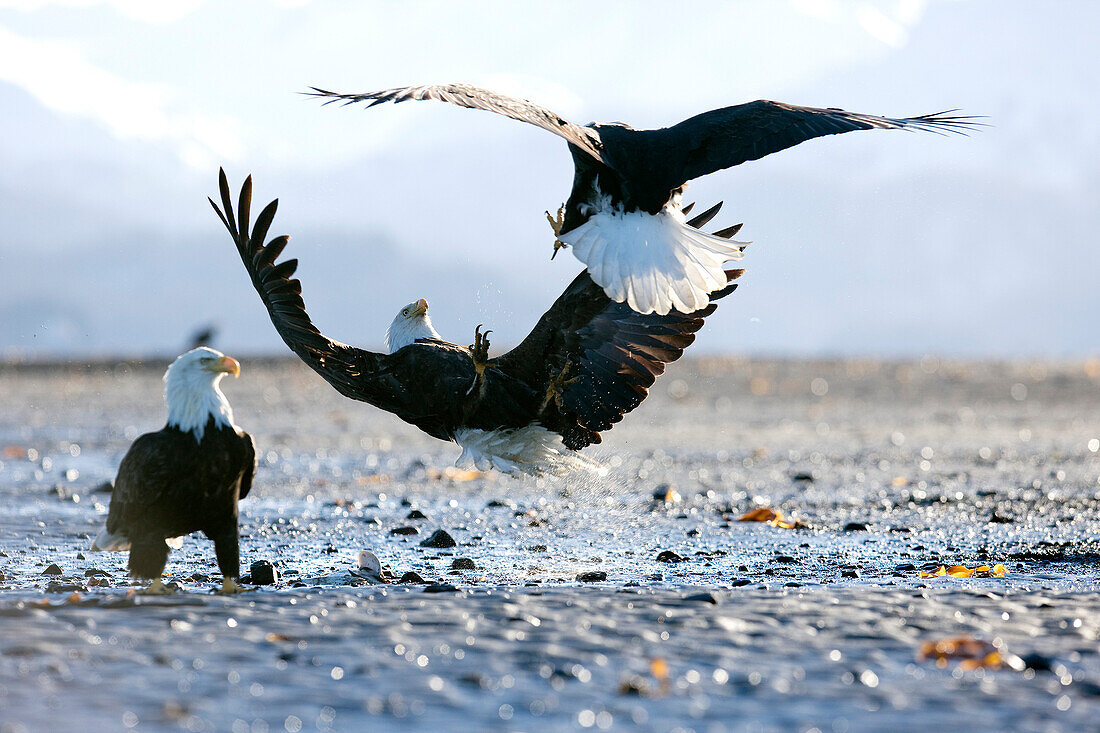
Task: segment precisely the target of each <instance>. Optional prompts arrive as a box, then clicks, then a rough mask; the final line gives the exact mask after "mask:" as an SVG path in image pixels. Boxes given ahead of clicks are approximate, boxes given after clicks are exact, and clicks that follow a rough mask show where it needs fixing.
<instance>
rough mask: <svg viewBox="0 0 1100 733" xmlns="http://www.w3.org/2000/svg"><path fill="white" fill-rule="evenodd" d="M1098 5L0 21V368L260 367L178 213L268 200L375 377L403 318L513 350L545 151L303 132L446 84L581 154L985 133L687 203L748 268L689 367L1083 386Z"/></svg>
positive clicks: (523, 129) (532, 265) (18, 1)
mask: <svg viewBox="0 0 1100 733" xmlns="http://www.w3.org/2000/svg"><path fill="white" fill-rule="evenodd" d="M1098 21H1100V5H1097V4H1095V3H1090V2H1079V3H1073V2H1065V3H1044V4H1041V5H1040V4H1035V3H1030V2H1004V1H1003V0H990V1H988V2H976V1H974V2H970V1H965V0H964V1H960V2H925V1H924V0H890V1H883V2H870V1H855V0H853V1H851V2H843V1H841V0H789V1H787V2H778V1H775V2H744V3H738V2H716V3H690V4H681V5H672V4H669V3H657V2H652V3H646V2H624V3H591V2H586V3H580V2H578V3H570V2H555V3H515V2H502V3H453V2H447V3H443V2H440V3H397V2H393V3H389V2H385V3H383V2H379V3H368V2H357V3H339V2H308V1H304V2H302V1H285V2H266V3H264V2H233V3H218V2H201V1H199V0H188V1H184V2H171V3H161V2H148V1H147V0H114V1H106V2H93V1H90V0H71V1H68V2H64V1H63V2H50V1H48V0H0V133H2V135H0V225H2V226H0V267H2V270H3V272H5V278H6V279H7V280H8V283H7V286H6V287H5V288H4V289H3V291H2V292H0V312H2V313H3V314H4V315H5V317H4V319H3V324H2V325H0V354H3V353H8V354H20V353H22V354H33V353H46V352H48V353H71V354H87V353H100V354H102V353H126V354H133V353H145V352H150V351H160V352H168V351H173V350H176V349H178V348H180V347H181V346H182V345H183V344H184V342H185V341H186V338H187V335H188V332H189V331H190V330H191V329H193V328H194V327H197V326H199V325H201V324H204V323H207V322H213V323H216V324H217V325H218V326H219V329H220V331H219V337H218V341H217V345H219V346H221V347H223V348H224V349H226V350H230V351H234V350H235V351H242V350H243V351H246V352H247V351H252V352H255V351H268V352H277V351H279V349H280V345H279V341H278V338H277V336H276V335H275V333H274V330H273V329H272V328H271V326H270V325H269V324H268V323H267V320H266V313H265V312H264V311H263V309H262V306H261V305H260V303H259V299H258V297H257V296H256V295H255V293H254V292H252V290H251V288H250V286H249V284H248V281H247V279H246V277H245V275H244V270H243V268H242V267H241V265H240V262H239V261H237V260H236V259H235V257H236V255H235V252H234V251H233V248H232V246H231V244H230V242H229V240H228V238H227V236H226V235H225V234H224V232H223V231H222V230H221V229H220V224H219V223H218V222H217V220H216V218H215V217H214V216H213V214H212V212H210V210H209V207H208V205H207V204H206V202H205V200H204V199H205V196H206V195H209V194H213V193H214V192H215V190H216V174H217V168H218V166H225V167H226V170H227V172H228V173H229V175H230V179H231V181H232V182H233V183H234V185H237V184H239V182H240V181H241V179H242V178H243V177H244V176H245V175H247V174H248V173H252V174H254V176H255V180H256V188H257V196H258V197H260V198H262V199H265V200H266V199H267V198H271V197H276V196H277V197H279V198H280V199H281V204H282V205H281V208H280V213H279V216H278V217H277V219H276V223H275V225H274V230H275V232H276V233H282V232H288V233H290V234H292V235H294V241H293V243H292V244H291V248H290V250H289V251H290V253H291V255H292V256H298V257H300V258H301V260H302V266H301V270H300V273H301V277H302V280H303V283H304V294H305V297H306V302H307V305H308V306H309V309H310V312H311V314H312V315H313V316H314V319H315V321H316V322H317V323H318V325H319V326H320V327H321V328H322V330H323V331H325V332H326V333H327V334H328V335H330V336H332V337H334V338H338V339H341V340H343V341H348V342H351V343H356V344H360V345H363V346H375V347H377V346H379V345H380V344H381V339H382V334H383V333H384V331H385V328H386V326H387V325H388V323H389V321H390V320H391V319H392V317H393V314H394V313H396V311H397V310H398V309H399V308H400V307H401V306H402V305H404V304H405V303H408V302H410V301H412V300H415V299H416V298H419V297H426V298H428V299H429V301H430V302H431V303H432V313H433V316H434V317H435V321H436V324H437V327H438V328H439V329H440V331H441V332H442V333H443V335H444V336H445V337H448V338H450V339H452V340H455V341H459V342H462V343H467V342H469V341H470V336H471V333H472V329H473V326H474V325H475V324H477V323H479V322H486V323H490V324H492V327H493V328H494V329H495V330H496V332H497V335H498V339H499V342H500V344H501V345H502V346H503V345H505V344H506V343H508V342H515V341H518V340H519V339H520V338H522V336H523V335H524V333H525V332H526V330H528V329H529V328H530V326H531V325H533V323H534V321H535V319H536V318H537V317H538V315H539V314H540V313H541V312H542V311H543V310H545V309H546V308H547V307H548V306H549V305H550V303H551V302H552V301H553V299H554V298H555V297H556V296H557V294H558V293H560V291H561V289H562V288H563V287H564V285H565V284H566V283H567V282H568V281H569V280H570V279H572V277H573V276H574V275H575V274H576V272H577V271H579V269H580V264H579V263H577V262H576V260H574V259H572V258H571V257H558V258H557V259H556V260H555V261H554V262H553V263H550V262H549V254H550V251H551V243H552V241H553V239H552V235H551V233H550V230H549V228H548V227H547V226H546V223H545V221H544V219H543V217H542V212H543V210H545V209H552V208H554V207H556V206H557V205H558V204H559V203H560V202H561V201H562V200H563V199H564V198H565V197H566V196H567V195H568V191H569V186H570V182H571V177H572V171H571V163H570V159H569V155H568V153H567V151H566V149H565V145H564V143H563V142H562V141H561V140H559V139H557V138H555V137H554V136H552V135H549V134H547V133H545V132H543V131H540V130H537V129H535V128H533V127H530V126H525V125H521V124H519V123H516V122H513V121H510V120H506V119H504V118H499V117H495V116H493V115H489V114H486V113H480V112H474V111H469V110H461V109H453V108H449V107H447V106H446V105H442V104H437V103H413V104H405V105H400V106H398V107H393V106H389V107H379V108H375V109H373V110H371V111H369V112H367V111H363V110H359V109H352V108H347V109H340V108H336V107H332V106H330V107H324V108H322V107H321V106H320V105H319V104H318V103H316V102H315V101H313V100H310V99H308V98H305V97H303V96H301V95H299V94H298V92H300V91H302V90H304V89H306V88H307V87H308V86H309V85H318V86H324V87H328V88H333V89H338V90H347V91H367V90H373V89H380V88H387V87H391V86H401V85H406V84H417V83H433V82H448V81H464V82H470V83H474V84H479V85H482V86H487V87H491V88H494V89H498V90H502V91H506V92H509V93H513V94H517V95H521V96H525V97H528V98H530V99H533V100H535V101H538V102H540V103H542V104H545V105H546V106H549V107H551V108H552V109H554V110H555V111H557V112H558V113H560V114H562V115H564V116H567V117H569V118H571V119H573V120H574V121H576V122H580V123H585V122H588V121H590V120H602V121H610V120H623V121H626V122H629V123H631V124H632V125H634V126H635V127H654V126H664V125H669V124H674V123H675V122H677V121H679V120H681V119H683V118H685V117H687V116H690V115H692V114H696V113H698V112H701V111H704V110H706V109H711V108H714V107H719V106H725V105H729V104H736V103H740V102H743V101H749V100H751V99H756V98H760V97H765V98H772V99H779V100H782V101H789V102H793V103H799V104H810V105H818V106H840V107H844V108H846V109H849V110H854V111H861V112H870V113H876V114H888V115H891V116H905V115H913V114H921V113H927V112H933V111H938V110H941V109H945V108H951V107H962V108H963V109H964V110H965V111H966V112H971V113H975V114H984V115H988V116H989V122H990V123H991V125H992V126H991V127H990V128H987V129H986V130H983V131H982V132H981V133H979V134H977V135H974V136H971V137H969V138H956V137H940V136H935V135H920V134H907V133H901V132H861V133H854V134H849V135H845V136H840V137H832V138H826V139H823V140H817V141H811V142H809V143H807V144H805V145H803V146H800V147H797V148H794V149H792V150H788V151H784V152H782V153H780V154H777V155H775V156H772V157H770V158H768V159H766V160H763V161H759V162H756V163H750V164H746V165H743V166H740V167H738V168H735V169H731V170H729V171H725V172H722V173H718V174H715V175H712V176H709V177H707V178H705V179H702V180H700V181H697V182H695V183H694V184H693V185H692V186H691V187H690V189H689V191H688V195H687V199H688V200H692V199H697V200H699V201H700V203H701V204H710V203H712V202H715V201H718V200H725V201H726V209H725V210H724V212H723V214H722V215H721V216H720V218H719V219H718V220H716V222H715V224H716V225H721V226H726V225H729V224H732V223H736V222H739V221H744V222H745V227H744V229H743V230H742V235H741V236H742V237H743V238H748V239H751V240H753V241H754V245H753V246H752V247H751V248H750V250H749V253H748V255H747V257H746V259H745V260H744V265H745V266H746V267H747V268H748V269H749V273H748V274H747V275H746V277H745V279H744V281H743V282H744V285H743V287H742V288H741V289H740V290H739V291H738V292H737V293H736V294H735V295H733V296H731V297H730V298H729V299H728V300H727V301H726V302H725V303H724V304H723V306H722V308H721V309H720V310H719V312H718V314H717V315H716V316H715V317H714V318H712V319H711V320H710V321H709V322H708V326H707V329H705V330H704V331H703V333H702V334H701V335H700V338H699V340H698V342H697V347H696V350H697V351H700V352H703V351H709V352H712V353H713V352H721V351H732V352H740V353H745V352H748V353H761V352H766V353H790V354H921V353H926V352H934V353H939V354H945V355H949V356H950V355H977V356H983V355H995V356H1006V355H1007V356H1014V355H1023V356H1031V355H1047V356H1064V355H1069V356H1080V355H1085V354H1095V353H1100V338H1098V336H1100V329H1098V328H1097V324H1096V316H1097V314H1098V313H1100V292H1098V290H1097V288H1096V285H1095V283H1096V279H1097V276H1096V273H1097V272H1098V271H1100V254H1098V252H1100V249H1098V246H1097V245H1098V244H1100V243H1098V242H1097V234H1096V232H1097V231H1100V215H1098V213H1097V212H1098V208H1100V207H1098V206H1097V201H1098V200H1100V195H1098V194H1100V136H1098V135H1097V134H1096V132H1095V119H1096V113H1097V109H1096V108H1097V106H1098V103H1097V101H1096V98H1095V73H1096V68H1098V66H1100V64H1098V62H1100V52H1098V51H1097V50H1096V42H1095V39H1096V38H1097V37H1098V34H1100V22H1098Z"/></svg>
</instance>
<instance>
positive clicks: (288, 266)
mask: <svg viewBox="0 0 1100 733" xmlns="http://www.w3.org/2000/svg"><path fill="white" fill-rule="evenodd" d="M218 185H219V188H220V190H221V201H222V207H223V208H218V205H217V204H216V203H214V200H213V199H208V200H209V201H210V205H211V206H213V207H214V211H216V212H217V213H218V218H220V219H221V220H222V224H224V225H225V228H226V229H228V230H229V234H230V235H231V236H232V237H233V242H234V243H235V244H236V245H237V252H238V253H240V255H241V260H242V261H243V262H244V266H245V269H246V270H248V274H249V276H250V277H251V278H252V284H253V285H254V286H255V288H256V292H258V293H259V294H260V299H261V300H263V302H264V305H265V306H267V312H268V315H270V316H271V322H272V323H273V324H274V325H275V330H276V331H278V332H279V335H280V336H282V338H283V341H285V342H286V345H287V346H289V347H290V350H291V351H293V352H294V353H295V354H297V355H298V356H299V358H301V359H302V361H304V362H305V363H306V364H308V365H309V366H310V367H311V368H312V369H313V370H314V371H315V372H317V373H318V374H320V375H321V376H322V377H324V379H325V381H327V382H328V383H329V384H331V385H332V386H333V387H335V388H336V390H337V391H338V392H340V394H342V395H344V396H345V397H350V398H352V399H356V400H368V401H369V396H368V395H367V394H366V393H365V391H364V390H365V389H366V388H367V387H368V386H369V384H370V382H371V380H370V379H366V378H365V377H367V376H369V375H371V374H372V373H374V372H376V371H377V370H378V368H379V362H380V360H381V358H382V355H381V354H376V353H374V352H371V351H365V350H363V349H357V348H355V347H353V346H348V345H347V344H342V343H340V342H339V341H333V340H332V339H330V338H328V337H326V336H325V335H324V334H322V333H321V332H320V331H319V330H318V329H317V327H316V326H314V325H313V322H312V321H310V319H309V314H307V313H306V305H305V302H304V301H303V300H302V284H301V282H299V281H298V280H297V279H296V278H294V279H292V278H291V276H292V275H293V274H294V271H295V270H296V269H297V268H298V260H284V261H283V262H280V263H278V264H276V262H275V260H277V259H278V257H279V255H280V254H282V252H283V249H284V248H285V247H286V245H287V243H288V242H289V241H290V237H289V236H287V235H285V234H284V235H283V236H281V237H275V238H274V239H272V240H271V241H270V242H268V243H267V244H266V245H265V244H264V243H263V242H264V238H265V237H266V236H267V231H268V229H269V228H270V227H271V221H272V219H274V218H275V210H276V209H277V208H278V205H279V200H278V199H275V200H274V201H272V202H271V203H270V204H268V205H267V206H266V207H264V210H263V211H261V212H260V215H259V216H258V217H256V223H255V225H254V226H253V228H252V233H251V234H249V230H248V225H249V214H250V209H251V207H252V176H249V177H248V178H247V179H245V182H244V185H243V186H241V194H240V197H239V199H238V204H237V214H236V216H234V213H233V202H232V200H231V198H230V195H229V182H228V181H227V180H226V177H225V171H224V170H219V171H218Z"/></svg>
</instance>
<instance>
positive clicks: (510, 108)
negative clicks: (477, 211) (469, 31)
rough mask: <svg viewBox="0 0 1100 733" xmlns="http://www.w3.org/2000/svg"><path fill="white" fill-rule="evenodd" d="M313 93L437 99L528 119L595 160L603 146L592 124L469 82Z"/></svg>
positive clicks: (374, 99) (360, 98)
mask: <svg viewBox="0 0 1100 733" xmlns="http://www.w3.org/2000/svg"><path fill="white" fill-rule="evenodd" d="M312 89H313V92H307V93H308V94H312V95H313V96H316V97H322V98H325V99H327V100H328V101H327V102H326V104H329V103H332V102H336V101H343V102H344V104H355V103H356V102H370V104H369V105H367V106H368V107H373V106H374V105H376V104H382V103H383V102H393V103H394V104H397V103H398V102H407V101H408V100H410V99H416V100H422V99H436V100H439V101H440V102H449V103H451V104H457V105H458V106H459V107H467V108H469V109H483V110H485V111H487V112H496V113H497V114H498V115H504V116H505V117H511V118H512V119H513V120H519V121H520V122H527V123H529V124H532V125H535V126H536V127H541V128H542V129H544V130H548V131H550V132H552V133H554V134H555V135H560V136H561V137H563V138H565V139H566V140H568V141H569V142H571V143H573V144H574V145H576V146H577V147H578V148H580V149H581V150H583V151H585V152H586V153H588V154H589V155H591V156H592V157H593V158H595V159H596V160H598V161H601V162H602V161H603V158H602V157H601V150H602V145H601V143H600V134H599V133H598V132H597V131H596V130H594V129H592V128H591V127H581V126H580V125H574V124H573V123H572V122H570V121H569V120H567V119H565V118H564V117H561V116H560V115H557V114H554V113H553V112H551V111H550V110H548V109H546V108H545V107H541V106H539V105H537V104H534V103H533V102H528V101H527V100H526V99H516V98H515V97H508V96H505V95H503V94H497V93H495V92H491V91H489V90H487V89H481V88H479V87H475V86H470V85H469V84H434V85H429V86H419V87H401V88H398V89H386V90H384V91H381V92H366V93H364V94H339V93H337V92H330V91H327V90H325V89H318V88H317V87H312Z"/></svg>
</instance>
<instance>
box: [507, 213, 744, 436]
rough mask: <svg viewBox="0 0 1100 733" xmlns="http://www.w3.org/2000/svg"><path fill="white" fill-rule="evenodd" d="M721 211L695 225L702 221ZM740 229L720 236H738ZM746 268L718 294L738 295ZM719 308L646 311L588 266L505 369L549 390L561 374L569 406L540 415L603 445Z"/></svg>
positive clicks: (705, 217) (552, 425)
mask: <svg viewBox="0 0 1100 733" xmlns="http://www.w3.org/2000/svg"><path fill="white" fill-rule="evenodd" d="M718 206H721V204H719V205H718ZM717 208H718V207H714V208H712V209H710V210H708V211H705V212H703V213H702V214H700V215H699V216H697V217H696V218H695V219H693V220H692V221H690V222H688V223H689V224H692V225H693V226H701V225H702V223H703V222H706V221H709V220H710V218H711V217H713V216H714V214H715V213H717ZM739 228H740V225H738V226H735V227H729V228H727V229H724V230H722V231H721V232H716V234H718V235H719V236H723V237H731V236H733V235H734V234H735V233H736V232H737V230H738V229H739ZM742 272H744V271H743V270H731V271H728V272H727V273H726V276H727V278H728V280H729V282H730V284H729V285H728V286H727V287H726V288H725V289H723V290H719V291H718V292H715V293H712V294H711V296H710V299H711V300H712V301H714V300H717V299H719V298H722V297H724V296H726V295H728V294H729V293H731V292H733V290H734V289H736V287H737V285H736V283H733V282H732V281H733V280H735V279H736V278H738V277H740V275H741V273H742ZM715 308H717V305H716V304H715V303H713V302H712V303H711V304H710V305H708V306H707V307H706V308H703V309H701V310H698V311H696V312H694V313H690V314H684V313H680V312H678V311H675V310H674V311H671V312H670V313H668V314H667V315H663V316H662V315H658V314H656V313H649V314H641V313H638V312H636V311H634V310H633V309H631V308H630V306H628V305H627V304H626V303H616V302H614V301H612V300H611V299H610V298H608V297H607V295H606V294H605V293H604V291H603V288H601V287H600V286H598V285H596V283H595V282H593V281H592V278H591V277H590V276H589V275H588V271H587V270H585V271H583V272H581V274H579V275H578V276H577V277H576V279H575V280H573V282H572V283H570V285H569V287H567V288H566V289H565V292H564V293H562V294H561V296H560V297H559V298H558V299H557V300H556V301H555V302H554V304H553V305H552V306H551V307H550V310H548V311H547V312H546V313H545V314H544V315H543V316H542V318H541V319H539V322H538V323H537V324H536V325H535V328H534V329H533V330H532V331H531V333H530V335H528V336H527V338H526V339H524V340H523V342H522V343H521V344H520V345H519V346H517V347H516V348H514V349H512V350H511V351H509V352H508V353H507V354H504V355H503V356H501V357H500V358H499V359H498V360H497V363H498V367H499V368H500V370H501V371H503V372H505V373H507V374H510V375H511V376H515V377H517V378H520V379H522V380H524V381H526V382H527V383H528V384H531V385H532V386H534V387H535V388H537V389H538V391H539V392H543V391H545V390H547V389H548V388H549V387H550V386H551V382H552V380H553V379H554V378H555V377H560V378H561V379H562V382H563V384H565V386H564V388H563V389H562V392H561V404H560V405H559V404H558V403H557V402H556V401H554V400H553V399H552V398H551V399H550V400H548V401H547V403H546V404H545V406H544V409H543V412H542V414H540V415H539V416H538V419H539V422H541V423H542V424H543V425H545V426H546V427H548V428H549V429H551V430H555V431H556V432H558V433H560V434H561V435H562V439H563V441H564V442H565V445H566V447H568V448H571V449H573V450H578V449H580V448H583V447H584V446H586V445H589V444H591V443H598V442H600V436H599V432H600V431H601V430H608V429H610V428H611V426H612V425H614V424H615V423H617V422H618V421H620V420H622V418H623V415H625V414H626V413H628V412H630V411H631V410H633V409H634V408H636V407H637V406H638V405H640V404H641V403H642V400H644V399H645V398H646V395H648V394H649V388H650V387H651V386H652V385H653V382H654V381H655V380H656V379H657V377H658V376H660V375H661V374H663V373H664V370H665V365H666V364H668V363H669V362H673V361H676V360H677V359H679V358H680V356H681V355H682V354H683V353H684V349H686V348H687V347H688V346H690V345H691V343H692V342H693V341H694V340H695V332H696V331H698V330H699V329H700V328H702V326H703V319H704V318H706V317H707V316H709V315H710V314H711V313H713V312H714V309H715ZM570 380H572V381H570Z"/></svg>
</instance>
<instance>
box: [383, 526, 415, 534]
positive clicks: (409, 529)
mask: <svg viewBox="0 0 1100 733" xmlns="http://www.w3.org/2000/svg"><path fill="white" fill-rule="evenodd" d="M390 534H420V530H419V529H417V528H416V527H394V528H393V529H391V530H390Z"/></svg>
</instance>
